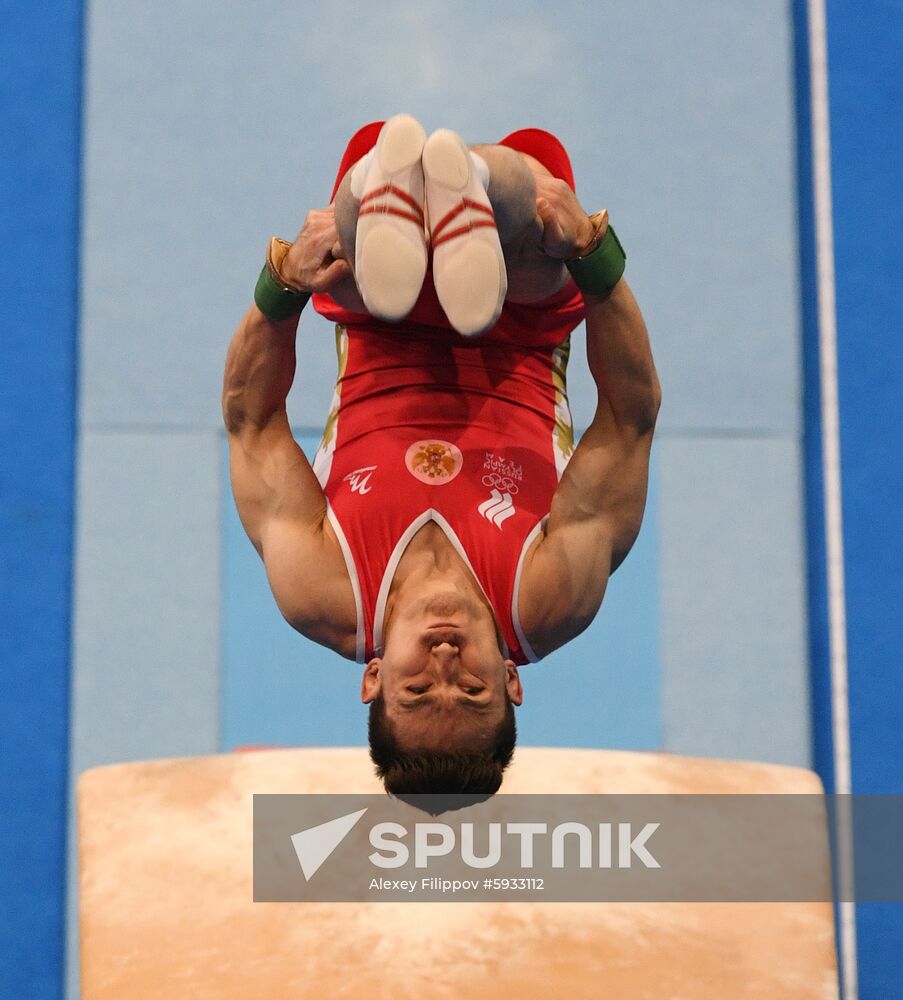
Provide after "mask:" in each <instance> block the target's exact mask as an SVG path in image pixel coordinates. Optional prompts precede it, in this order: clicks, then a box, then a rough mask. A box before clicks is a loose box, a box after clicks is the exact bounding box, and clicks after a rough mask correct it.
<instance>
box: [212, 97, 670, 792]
mask: <svg viewBox="0 0 903 1000" xmlns="http://www.w3.org/2000/svg"><path fill="white" fill-rule="evenodd" d="M624 261H625V256H624V252H623V250H622V249H621V245H620V243H619V241H618V239H617V236H616V235H615V233H614V230H613V229H612V227H611V226H609V224H608V214H607V212H605V211H602V212H599V213H596V214H595V215H593V216H589V215H587V214H586V212H585V211H584V210H583V209H582V207H581V205H580V203H579V202H578V200H577V197H576V195H575V193H574V181H573V174H572V169H571V164H570V161H569V159H568V156H567V153H566V151H565V150H564V148H563V146H562V145H561V143H560V142H559V141H558V140H557V139H556V138H555V137H554V136H552V135H550V134H549V133H547V132H544V131H542V130H539V129H525V130H521V131H519V132H515V133H513V134H512V135H510V136H508V137H507V138H505V139H503V140H502V141H501V142H500V143H499V144H497V145H488V146H475V147H471V148H469V149H468V147H466V146H465V145H464V143H463V142H462V141H461V139H460V138H459V137H458V136H457V135H455V133H453V132H450V131H448V130H446V129H440V130H438V131H436V132H434V133H433V134H432V135H430V136H429V138H426V136H425V133H424V131H423V129H422V127H421V126H420V125H419V123H418V122H416V121H415V120H414V119H413V118H411V117H410V116H408V115H397V116H395V117H394V118H391V119H389V121H388V122H386V123H382V122H375V123H372V124H371V125H368V126H365V127H364V128H362V129H361V130H359V131H358V133H357V134H356V135H355V136H354V137H353V138H352V139H351V141H350V143H349V145H348V148H347V150H346V153H345V156H344V158H343V160H342V163H341V165H340V168H339V172H338V177H337V179H336V184H335V188H334V190H333V198H332V201H331V202H330V205H329V207H328V208H326V209H323V210H319V211H312V212H310V213H309V214H308V216H307V219H306V221H305V223H304V226H303V228H302V229H301V231H300V232H299V234H298V236H297V238H296V240H295V241H294V243H292V244H289V243H287V242H284V241H281V240H278V239H274V240H272V241H271V243H270V247H269V250H268V253H267V261H266V266H265V267H264V269H263V271H262V273H261V276H260V279H259V281H258V284H257V287H256V289H255V304H254V305H252V306H251V308H250V309H249V311H248V312H247V314H246V315H245V317H244V319H243V320H242V321H241V323H240V325H239V327H238V331H237V332H236V334H235V336H234V338H233V341H232V344H231V346H230V348H229V353H228V358H227V361H226V372H225V383H224V392H223V413H224V419H225V423H226V427H227V430H228V434H229V442H230V456H231V474H232V486H233V491H234V495H235V501H236V504H237V507H238V511H239V514H240V516H241V519H242V523H243V524H244V527H245V529H246V531H247V533H248V535H249V537H250V539H251V541H252V542H253V544H254V546H255V547H256V548H257V551H258V552H259V554H260V555H261V557H262V559H263V562H264V564H265V567H266V572H267V575H268V578H269V583H270V586H271V588H272V591H273V595H274V597H275V599H276V602H277V604H278V606H279V609H280V611H281V612H282V614H283V616H284V617H285V618H286V620H287V621H288V622H289V623H290V624H291V625H292V626H293V627H294V628H296V629H297V630H298V631H299V632H301V633H303V634H304V635H306V636H307V637H308V638H310V639H312V640H314V641H315V642H318V643H321V644H322V645H325V646H327V647H329V648H330V649H332V650H334V651H335V652H337V653H339V654H340V655H342V656H344V657H347V658H349V659H355V660H357V661H358V662H359V663H361V664H364V671H363V679H362V685H361V699H362V701H363V702H364V703H369V705H370V723H369V729H370V745H371V756H372V758H373V760H374V763H375V764H376V767H377V773H378V774H379V775H380V777H381V778H382V779H383V781H384V783H385V786H386V788H387V790H389V791H391V792H394V793H396V794H405V793H407V794H410V793H423V792H434V793H436V792H438V793H454V792H462V793H478V794H482V795H485V794H489V793H492V792H494V791H496V790H497V789H498V787H499V786H500V784H501V780H502V772H503V770H504V768H505V767H506V766H507V764H508V763H509V761H510V759H511V756H512V752H513V749H514V739H515V725H514V706H515V705H520V704H521V702H522V699H523V690H522V686H521V680H520V677H519V673H518V667H519V666H520V665H522V664H524V663H527V662H533V661H536V660H539V659H541V658H542V657H543V656H546V655H547V654H549V653H551V652H552V651H553V650H555V649H557V648H558V647H560V646H562V645H564V644H565V643H566V642H568V641H569V640H570V639H573V638H574V637H575V636H576V635H578V634H579V633H580V632H582V631H583V630H584V629H585V628H586V627H587V626H588V625H589V624H590V622H591V621H592V620H593V618H594V616H595V614H596V612H597V611H598V609H599V606H600V604H601V602H602V598H603V595H604V593H605V588H606V584H607V582H608V578H609V576H610V575H611V573H612V572H613V571H614V570H615V569H616V568H617V567H618V565H619V564H620V563H621V562H622V560H623V559H624V558H625V556H626V555H627V553H628V551H629V550H630V548H631V546H632V544H633V542H634V540H635V538H636V536H637V533H638V531H639V529H640V523H641V521H642V517H643V509H644V506H645V500H646V488H647V477H648V463H649V453H650V446H651V442H652V435H653V430H654V427H655V421H656V416H657V413H658V408H659V402H660V388H659V383H658V378H657V376H656V371H655V366H654V363H653V360H652V354H651V351H650V346H649V341H648V337H647V334H646V328H645V324H644V322H643V319H642V316H641V314H640V310H639V308H638V306H637V304H636V301H635V300H634V297H633V295H632V293H631V291H630V289H629V287H628V285H627V282H626V281H625V280H624V278H623V277H622V274H623V271H624ZM311 297H312V298H313V305H314V308H315V309H316V310H317V311H318V312H319V313H320V314H321V315H323V316H325V317H327V318H329V319H331V320H333V321H335V323H336V324H337V326H336V338H337V348H338V355H339V373H338V380H337V382H336V387H335V394H334V397H333V404H332V408H331V411H330V413H329V416H328V419H327V423H326V429H325V431H324V434H323V439H322V442H321V444H320V448H319V451H318V453H317V455H316V457H315V460H314V462H313V465H311V464H310V463H309V462H308V461H307V459H306V457H305V456H304V454H303V452H302V451H301V449H300V448H299V447H298V445H297V444H296V442H295V440H294V438H293V437H292V433H291V430H290V426H289V421H288V417H287V415H286V408H285V401H286V396H287V395H288V391H289V389H290V387H291V384H292V380H293V378H294V372H295V339H296V331H297V327H298V320H299V315H300V313H301V310H302V309H303V307H304V306H305V304H306V303H307V301H308V299H309V298H311ZM584 318H585V320H586V340H587V357H588V361H589V368H590V372H591V374H592V376H593V379H594V381H595V384H596V387H597V391H598V402H597V406H596V411H595V416H594V417H593V420H592V422H591V424H590V425H589V427H588V428H587V429H586V431H585V432H584V434H583V435H582V437H581V439H580V441H579V443H578V444H577V445H576V447H575V446H574V440H573V431H572V426H571V419H570V412H569V409H568V401H567V394H566V386H565V368H566V364H567V358H568V353H569V345H570V334H571V332H572V331H573V329H574V328H575V327H576V326H577V325H578V324H579V323H580V322H581V320H583V319H584Z"/></svg>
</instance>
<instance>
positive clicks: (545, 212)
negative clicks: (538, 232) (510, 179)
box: [535, 176, 608, 260]
mask: <svg viewBox="0 0 903 1000" xmlns="http://www.w3.org/2000/svg"><path fill="white" fill-rule="evenodd" d="M535 179H536V214H537V215H538V216H539V218H540V221H541V222H542V227H543V231H542V237H541V238H540V241H539V245H540V247H541V248H542V251H543V253H545V254H547V255H548V256H549V257H555V258H557V259H558V260H569V259H571V258H573V257H580V256H582V254H583V252H584V251H585V250H586V249H588V248H589V247H590V246H591V245H592V243H593V242H594V240H595V238H596V236H597V235H600V236H601V235H604V233H605V229H606V228H607V227H608V213H607V212H606V213H603V218H602V219H601V226H600V227H599V229H598V230H597V229H596V227H595V226H594V225H593V222H592V220H591V219H590V218H589V216H588V215H587V214H586V212H584V211H583V209H582V207H581V206H580V202H579V201H577V196H576V195H575V194H574V192H573V191H572V190H571V188H570V186H569V185H568V184H567V183H566V182H565V181H563V180H560V179H559V178H557V177H542V176H536V178H535Z"/></svg>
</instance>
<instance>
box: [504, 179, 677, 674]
mask: <svg viewBox="0 0 903 1000" xmlns="http://www.w3.org/2000/svg"><path fill="white" fill-rule="evenodd" d="M563 197H565V198H568V197H569V196H568V195H567V193H564V195H563ZM574 204H576V200H574ZM565 207H567V206H565ZM572 207H573V206H571V208H572ZM577 208H578V209H579V206H577ZM554 210H555V209H554V208H553V209H550V208H549V207H548V206H544V207H543V208H542V209H541V210H540V215H541V216H544V222H546V230H547V232H548V230H549V224H548V219H549V212H550V211H554ZM581 211H582V210H581ZM605 224H607V218H606V220H605ZM581 226H582V221H581ZM575 231H576V230H575ZM581 232H582V229H581ZM574 245H575V246H577V247H579V246H582V245H585V243H581V242H580V241H579V240H577V241H576V242H575V244H574ZM570 255H571V256H574V254H573V253H571V254H570ZM584 302H585V304H586V343H587V356H588V360H589V367H590V372H591V373H592V376H593V380H594V381H595V383H596V389H597V393H598V402H597V406H596V412H595V416H594V418H593V420H592V422H591V424H590V425H589V427H588V428H587V429H586V431H585V432H584V434H583V436H582V437H581V439H580V443H579V444H578V445H577V447H576V449H575V450H574V454H573V455H572V456H571V459H570V461H569V462H568V464H567V467H566V468H565V471H564V474H563V475H562V477H561V481H560V482H559V484H558V488H557V490H556V491H555V495H554V497H553V498H552V507H551V511H550V515H549V520H548V522H547V525H546V529H545V533H544V534H543V535H541V536H540V537H539V539H538V541H537V542H536V543H535V544H534V547H533V548H532V550H531V552H529V553H528V555H527V560H526V562H525V567H524V577H523V586H522V588H521V597H520V609H519V610H520V615H521V622H522V625H523V627H524V631H525V633H526V635H527V638H528V639H529V640H530V642H531V645H532V646H533V648H534V651H535V652H536V653H537V655H539V656H545V655H546V654H548V653H550V652H552V650H554V649H557V648H558V647H559V646H562V645H564V643H566V642H568V641H569V640H571V639H573V638H574V637H575V636H577V635H579V634H580V632H582V631H583V630H584V629H585V628H586V627H587V626H588V625H589V624H590V622H591V621H592V620H593V618H594V617H595V615H596V612H597V611H598V610H599V605H600V604H601V603H602V598H603V596H604V594H605V587H606V584H607V582H608V578H609V576H610V575H611V573H613V572H614V571H615V569H617V567H618V566H619V565H620V564H621V562H622V561H623V560H624V558H625V556H626V555H627V553H628V552H629V551H630V548H631V546H632V545H633V543H634V541H635V540H636V537H637V534H638V533H639V530H640V524H641V522H642V520H643V510H644V508H645V505H646V488H647V482H648V473H649V453H650V448H651V444H652V435H653V431H654V429H655V421H656V417H657V415H658V409H659V405H660V402H661V388H660V386H659V381H658V376H657V374H656V371H655V364H654V362H653V360H652V351H651V349H650V346H649V338H648V336H647V333H646V325H645V323H644V322H643V317H642V315H641V313H640V310H639V307H638V305H637V303H636V300H635V299H634V297H633V294H632V292H631V290H630V288H629V287H628V285H627V282H626V281H625V280H624V279H623V278H622V279H621V280H620V281H619V282H618V284H617V285H616V286H615V287H614V288H613V289H612V291H611V292H610V293H609V294H608V295H607V296H604V297H599V296H594V295H589V294H584Z"/></svg>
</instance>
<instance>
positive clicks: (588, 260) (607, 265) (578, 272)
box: [564, 226, 627, 295]
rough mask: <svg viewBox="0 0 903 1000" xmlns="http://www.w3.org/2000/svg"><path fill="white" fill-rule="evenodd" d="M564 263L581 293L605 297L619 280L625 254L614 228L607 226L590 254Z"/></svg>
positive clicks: (625, 259) (624, 261)
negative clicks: (603, 235)
mask: <svg viewBox="0 0 903 1000" xmlns="http://www.w3.org/2000/svg"><path fill="white" fill-rule="evenodd" d="M564 263H565V265H566V266H567V269H568V270H569V271H570V272H571V277H572V278H573V279H574V284H575V285H576V286H577V287H578V288H579V289H580V291H581V292H590V293H591V294H592V295H606V294H607V293H608V292H610V291H611V290H612V288H614V287H615V285H616V284H617V283H618V282H619V281H620V280H621V275H622V274H623V273H624V267H625V265H626V263H627V254H626V253H624V248H623V247H622V246H621V241H620V240H619V239H618V234H617V233H616V232H615V231H614V227H613V226H609V227H608V229H607V230H606V232H605V237H604V239H603V240H602V242H601V243H600V244H599V245H598V246H597V247H596V249H595V250H593V251H592V253H589V254H587V255H586V256H585V257H575V258H574V259H573V260H566V261H565V262H564Z"/></svg>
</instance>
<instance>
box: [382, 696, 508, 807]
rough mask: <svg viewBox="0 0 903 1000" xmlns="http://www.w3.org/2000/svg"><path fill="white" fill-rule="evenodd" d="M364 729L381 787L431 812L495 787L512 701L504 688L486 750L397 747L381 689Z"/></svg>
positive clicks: (499, 779)
mask: <svg viewBox="0 0 903 1000" xmlns="http://www.w3.org/2000/svg"><path fill="white" fill-rule="evenodd" d="M368 735H369V737H370V759H371V760H372V761H373V763H374V764H375V765H376V773H377V775H378V776H379V777H380V778H381V779H382V782H383V784H384V785H385V788H386V791H387V792H389V794H391V795H394V796H395V797H396V798H399V799H402V800H404V801H406V802H407V801H410V802H411V804H412V805H416V806H419V807H420V808H421V809H426V810H427V811H428V812H432V813H434V814H436V813H438V812H443V811H445V809H450V808H451V809H454V808H461V807H462V806H465V805H470V804H472V803H476V802H482V801H484V800H485V799H488V798H489V797H490V796H491V795H494V794H495V793H496V792H497V791H498V790H499V788H500V786H501V784H502V773H503V772H504V770H505V768H506V767H507V766H508V765H509V764H510V763H511V758H512V756H513V755H514V744H515V741H516V739H517V727H516V725H515V722H514V703H513V702H512V701H511V698H510V697H509V696H508V694H507V692H506V693H505V714H504V716H503V718H502V721H501V722H500V723H499V725H498V726H497V727H496V731H495V734H494V739H493V742H492V745H491V746H490V747H489V748H488V749H487V750H485V751H474V750H402V749H401V748H400V747H399V745H398V740H397V739H396V736H395V733H394V731H393V728H392V723H391V722H390V721H389V717H388V715H387V714H386V703H385V699H384V698H383V696H382V693H380V695H379V696H378V697H377V698H375V699H374V700H373V701H372V702H371V703H370V721H369V725H368ZM425 796H431V797H434V800H433V801H432V802H431V801H430V800H429V799H426V798H425ZM444 796H451V797H452V798H449V799H445V798H443V797H444ZM458 800H460V801H458ZM434 806H436V807H437V808H434ZM438 806H441V808H438Z"/></svg>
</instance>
